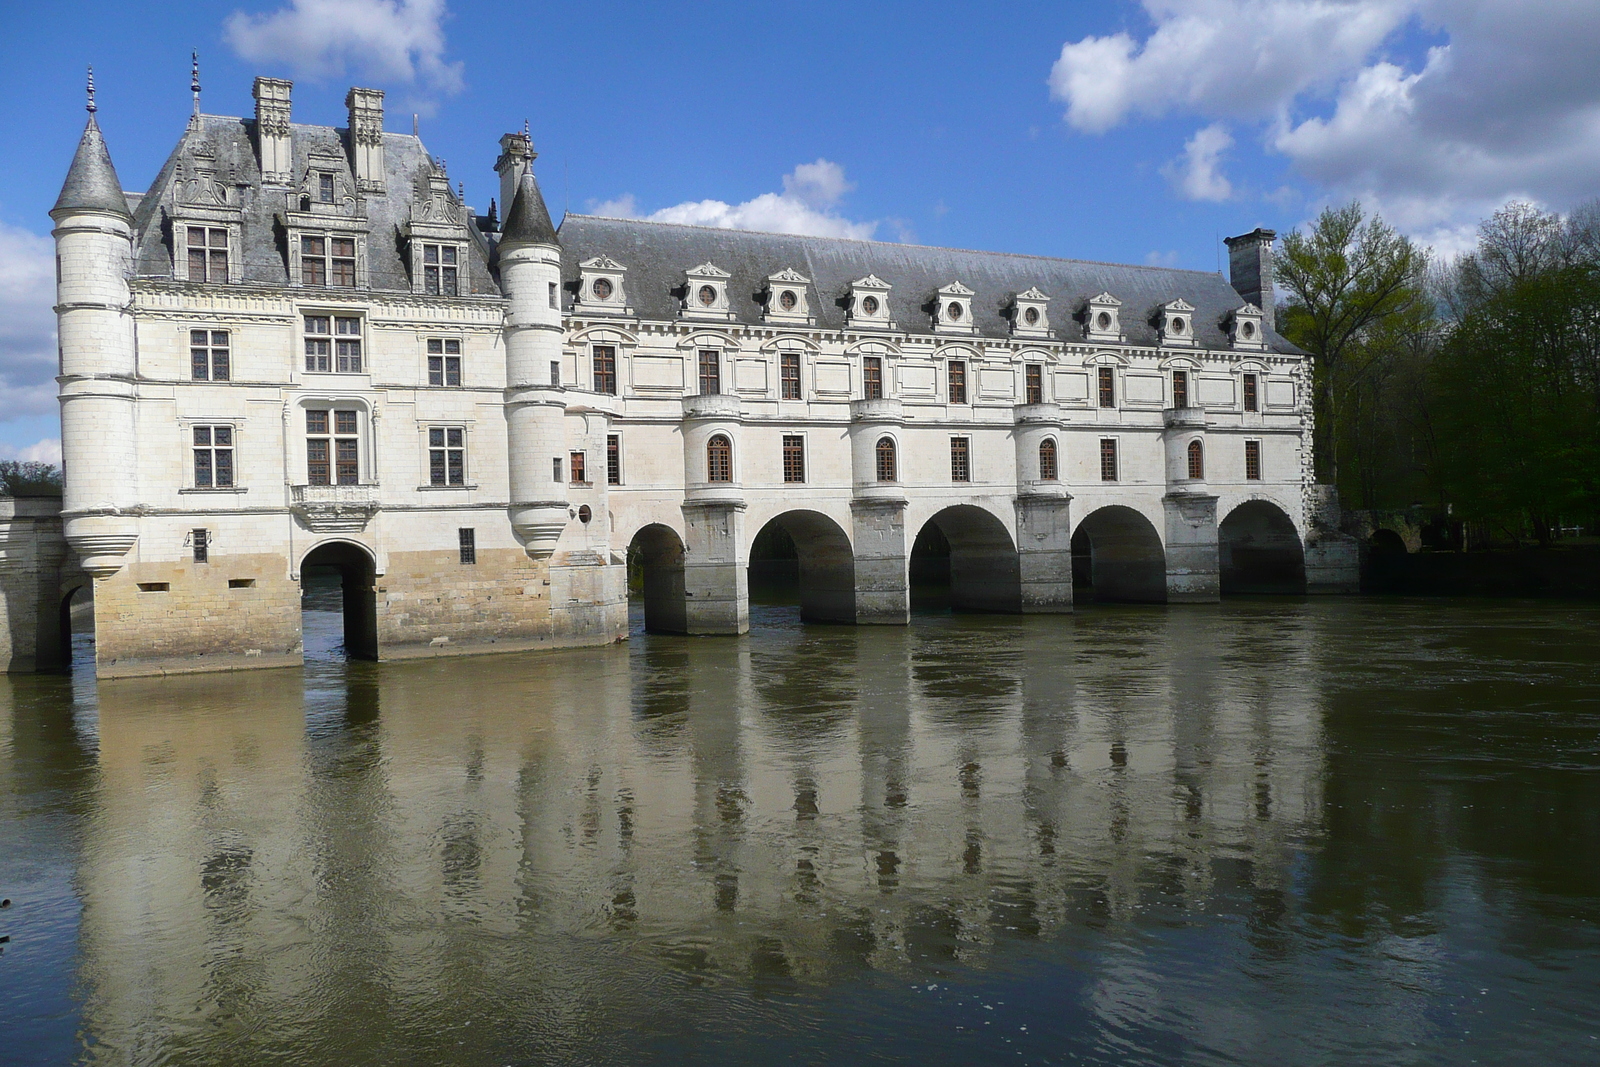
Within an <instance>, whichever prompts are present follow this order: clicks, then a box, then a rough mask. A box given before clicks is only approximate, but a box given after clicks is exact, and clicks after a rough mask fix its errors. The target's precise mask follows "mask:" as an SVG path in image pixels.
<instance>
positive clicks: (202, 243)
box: [186, 226, 228, 284]
mask: <svg viewBox="0 0 1600 1067" xmlns="http://www.w3.org/2000/svg"><path fill="white" fill-rule="evenodd" d="M186 229H187V230H188V231H189V234H188V237H189V241H188V251H189V280H190V281H191V282H210V283H212V284H222V283H225V282H227V280H228V231H227V230H226V229H225V228H222V227H213V226H189V227H186Z"/></svg>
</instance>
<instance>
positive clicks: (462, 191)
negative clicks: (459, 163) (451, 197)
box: [456, 181, 467, 204]
mask: <svg viewBox="0 0 1600 1067" xmlns="http://www.w3.org/2000/svg"><path fill="white" fill-rule="evenodd" d="M456 199H457V200H459V201H460V202H461V203H463V204H465V203H466V202H467V183H466V182H463V181H458V182H456Z"/></svg>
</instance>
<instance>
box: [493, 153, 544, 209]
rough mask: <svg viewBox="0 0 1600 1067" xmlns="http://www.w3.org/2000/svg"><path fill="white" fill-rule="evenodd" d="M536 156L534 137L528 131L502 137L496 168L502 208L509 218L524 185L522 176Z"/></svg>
mask: <svg viewBox="0 0 1600 1067" xmlns="http://www.w3.org/2000/svg"><path fill="white" fill-rule="evenodd" d="M535 158H536V153H535V152H534V150H533V138H531V137H529V136H528V134H527V133H526V132H523V133H508V134H506V135H505V136H504V137H502V138H500V158H499V159H497V160H495V163H494V169H495V170H496V171H497V172H498V173H499V175H500V204H501V210H503V211H504V212H505V213H506V218H508V219H509V218H510V217H511V207H512V204H513V202H515V200H516V198H517V189H518V188H519V187H520V186H521V185H522V176H523V175H524V174H526V173H528V170H529V168H530V167H532V166H533V161H534V159H535Z"/></svg>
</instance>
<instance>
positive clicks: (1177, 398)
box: [1172, 370, 1189, 408]
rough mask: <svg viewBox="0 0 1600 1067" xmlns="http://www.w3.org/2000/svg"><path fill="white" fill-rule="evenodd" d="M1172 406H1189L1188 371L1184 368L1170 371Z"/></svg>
mask: <svg viewBox="0 0 1600 1067" xmlns="http://www.w3.org/2000/svg"><path fill="white" fill-rule="evenodd" d="M1172 406H1173V407H1175V408H1186V407H1188V406H1189V372H1188V371H1186V370H1175V371H1173V372H1172Z"/></svg>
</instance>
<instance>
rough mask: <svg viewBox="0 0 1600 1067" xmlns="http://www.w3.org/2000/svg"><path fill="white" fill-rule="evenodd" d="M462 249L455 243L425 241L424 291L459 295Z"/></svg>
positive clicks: (423, 258)
mask: <svg viewBox="0 0 1600 1067" xmlns="http://www.w3.org/2000/svg"><path fill="white" fill-rule="evenodd" d="M459 259H460V249H459V248H457V247H456V246H455V245H440V244H431V243H424V244H423V246H422V291H423V292H424V293H427V294H428V295H429V296H457V295H459V294H460V292H461V282H460V274H459V272H460V269H461V268H460V264H459V262H458V260H459Z"/></svg>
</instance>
